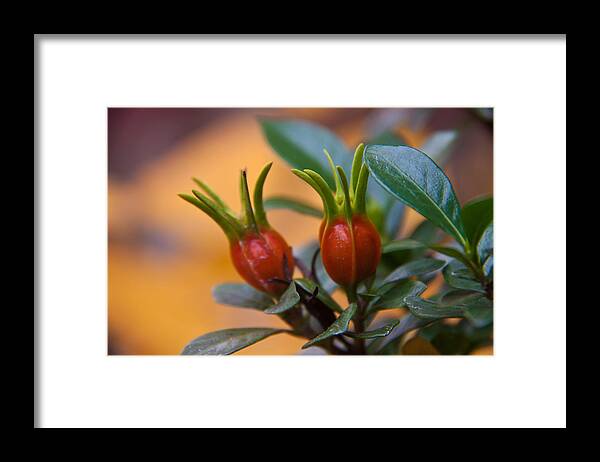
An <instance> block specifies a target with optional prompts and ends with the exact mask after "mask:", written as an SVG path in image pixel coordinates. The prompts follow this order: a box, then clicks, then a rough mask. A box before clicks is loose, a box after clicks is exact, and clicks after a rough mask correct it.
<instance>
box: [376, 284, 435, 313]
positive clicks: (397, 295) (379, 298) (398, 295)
mask: <svg viewBox="0 0 600 462" xmlns="http://www.w3.org/2000/svg"><path fill="white" fill-rule="evenodd" d="M386 287H389V286H386ZM425 289H427V286H426V285H425V284H424V283H422V282H421V281H412V280H405V281H401V282H400V283H398V284H396V285H394V286H392V287H391V288H390V289H389V290H387V291H386V292H385V293H384V294H383V295H376V296H375V298H374V299H373V300H372V301H371V302H370V303H369V305H368V307H367V314H370V313H372V312H375V311H381V310H386V309H393V308H404V307H405V306H406V297H409V296H411V295H412V296H417V295H421V294H422V293H423V292H425ZM384 290H385V289H384Z"/></svg>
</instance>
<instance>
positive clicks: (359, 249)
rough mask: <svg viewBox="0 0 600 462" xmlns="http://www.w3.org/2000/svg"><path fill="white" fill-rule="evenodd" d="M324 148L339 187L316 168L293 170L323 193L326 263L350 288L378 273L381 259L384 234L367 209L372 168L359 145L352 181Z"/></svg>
mask: <svg viewBox="0 0 600 462" xmlns="http://www.w3.org/2000/svg"><path fill="white" fill-rule="evenodd" d="M324 152H325V155H326V156H327V159H328V161H329V164H330V165H331V168H332V170H333V175H334V178H335V185H336V190H335V191H333V190H331V188H330V187H329V186H328V185H327V183H326V182H325V180H324V179H323V178H322V177H321V175H319V174H318V173H316V172H314V171H312V170H308V169H306V170H304V171H301V170H297V169H294V170H292V171H293V172H294V173H295V174H296V175H297V176H298V177H300V178H301V179H303V180H304V181H305V182H307V183H308V184H309V185H310V186H311V187H312V188H313V189H315V190H316V191H317V193H318V194H319V196H321V199H322V201H323V208H324V209H325V218H324V220H323V222H322V223H321V226H320V228H319V242H320V245H321V254H322V259H323V266H324V267H325V270H326V271H327V273H328V274H329V276H330V277H331V279H333V280H334V281H335V282H337V283H338V284H340V285H341V286H343V287H344V288H346V290H347V291H348V290H349V289H352V288H355V287H356V285H357V284H358V283H359V282H361V281H364V280H365V279H367V278H369V277H370V276H372V275H373V274H375V271H376V269H377V265H378V264H379V260H380V259H381V237H380V236H379V233H378V232H377V229H376V228H375V226H374V225H373V223H371V221H370V220H369V218H368V216H367V212H366V197H365V196H366V191H367V182H368V176H369V171H368V169H367V167H366V165H364V163H363V160H362V158H363V153H364V145H362V144H360V145H359V146H358V147H357V148H356V151H355V154H354V160H353V163H352V173H351V181H350V184H348V180H347V178H346V175H345V173H344V170H343V169H342V168H341V167H340V166H337V167H335V166H334V164H333V160H332V159H331V156H330V155H329V153H328V152H327V150H324ZM352 290H353V289H352Z"/></svg>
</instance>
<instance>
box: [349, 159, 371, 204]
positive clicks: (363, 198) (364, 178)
mask: <svg viewBox="0 0 600 462" xmlns="http://www.w3.org/2000/svg"><path fill="white" fill-rule="evenodd" d="M368 183H369V169H368V168H367V166H366V165H365V164H363V165H362V167H361V168H360V174H359V176H358V180H357V183H356V190H355V192H354V202H353V203H352V208H353V210H354V212H355V213H359V214H361V215H367V185H368Z"/></svg>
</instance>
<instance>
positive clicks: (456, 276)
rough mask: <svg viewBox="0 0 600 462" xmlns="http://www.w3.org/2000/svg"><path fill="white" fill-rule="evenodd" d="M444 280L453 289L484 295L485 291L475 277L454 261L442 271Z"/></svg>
mask: <svg viewBox="0 0 600 462" xmlns="http://www.w3.org/2000/svg"><path fill="white" fill-rule="evenodd" d="M442 273H443V275H444V280H445V281H446V283H447V284H448V285H449V286H450V287H454V288H455V289H464V290H471V291H475V292H482V293H485V289H484V288H483V286H482V285H481V283H480V282H479V281H477V280H476V279H475V276H474V275H473V274H472V273H471V272H470V271H469V270H468V269H467V268H466V267H465V265H464V264H462V263H461V262H459V261H457V260H454V261H452V262H450V263H449V264H448V266H446V267H445V268H444V270H443V272H442Z"/></svg>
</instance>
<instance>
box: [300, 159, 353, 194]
mask: <svg viewBox="0 0 600 462" xmlns="http://www.w3.org/2000/svg"><path fill="white" fill-rule="evenodd" d="M323 152H324V153H325V156H327V162H329V166H330V167H331V172H332V173H333V179H334V181H335V201H336V202H337V203H338V204H340V205H341V203H342V201H343V200H344V193H343V191H342V184H341V181H340V177H339V175H338V174H337V171H336V168H335V164H334V163H333V159H332V158H331V154H329V152H328V151H327V149H325V148H323ZM304 171H306V170H304ZM323 181H325V180H323Z"/></svg>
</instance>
